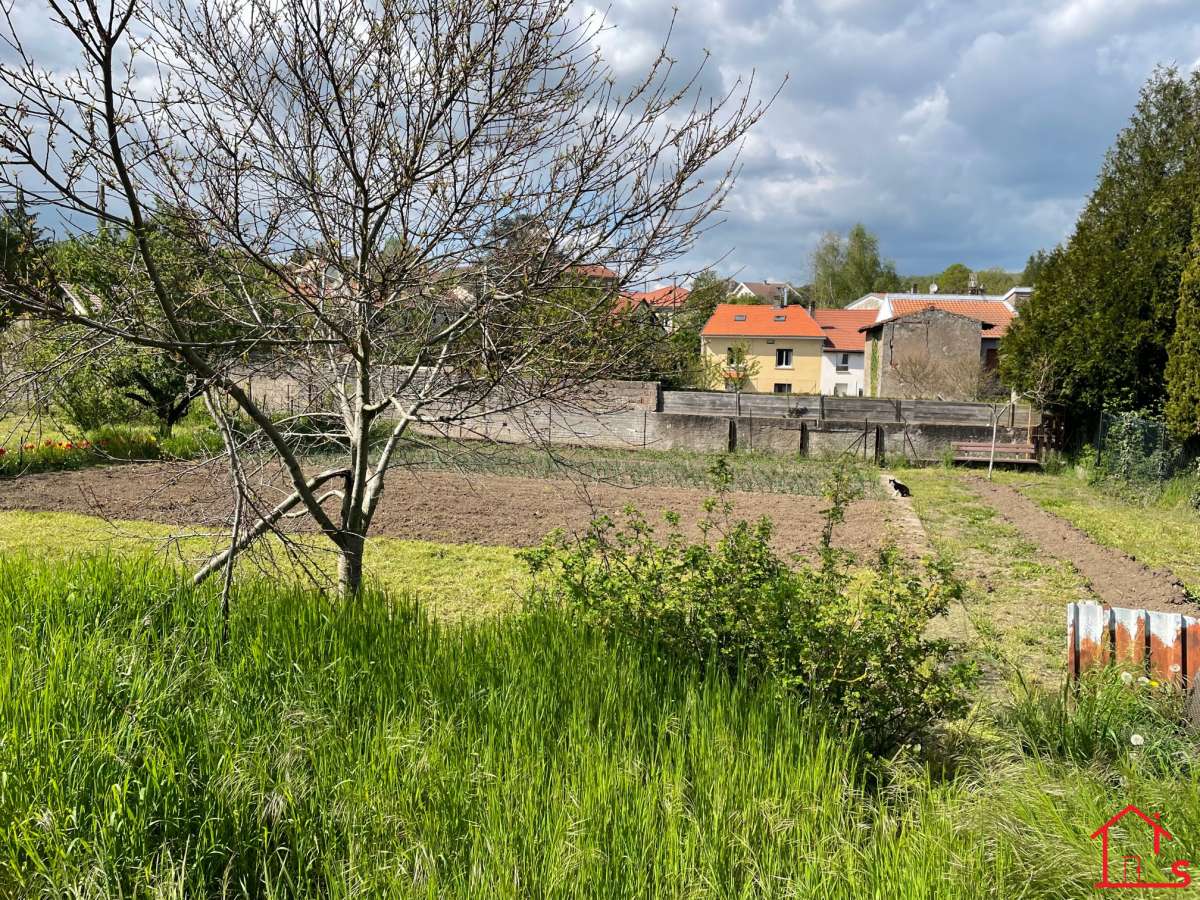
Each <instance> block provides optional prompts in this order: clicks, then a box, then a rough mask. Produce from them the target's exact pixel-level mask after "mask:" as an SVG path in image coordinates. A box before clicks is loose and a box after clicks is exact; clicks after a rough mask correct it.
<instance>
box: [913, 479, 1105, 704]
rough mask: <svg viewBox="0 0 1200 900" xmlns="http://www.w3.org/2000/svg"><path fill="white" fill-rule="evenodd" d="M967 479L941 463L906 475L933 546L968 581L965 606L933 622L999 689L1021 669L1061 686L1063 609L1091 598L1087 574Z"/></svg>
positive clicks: (960, 604)
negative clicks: (1009, 518) (1029, 534)
mask: <svg viewBox="0 0 1200 900" xmlns="http://www.w3.org/2000/svg"><path fill="white" fill-rule="evenodd" d="M967 478H968V476H967V475H966V474H964V473H962V472H959V471H954V470H949V471H948V470H946V469H942V468H928V469H910V470H906V471H904V472H902V473H901V479H902V480H903V481H904V482H905V483H906V484H908V485H909V486H910V487H911V488H912V499H913V505H914V507H915V509H916V511H917V514H918V516H920V518H921V523H922V524H923V525H924V526H925V531H926V533H927V534H928V535H929V539H930V542H931V543H932V544H933V547H934V551H935V552H936V553H937V554H938V555H939V556H940V557H941V558H942V559H944V560H945V561H946V562H948V563H949V564H950V565H951V566H952V567H953V569H954V571H955V573H956V574H957V575H958V576H959V577H960V578H962V579H963V581H964V583H965V586H966V591H965V593H964V596H963V598H962V601H961V603H957V604H955V605H954V606H953V607H952V608H951V610H950V615H949V616H948V617H947V619H946V620H942V621H939V622H937V623H935V624H934V626H933V627H934V629H935V630H936V631H938V632H939V633H944V634H945V635H946V636H948V637H952V638H954V639H958V640H965V641H966V643H967V645H968V646H969V647H970V648H971V649H972V650H973V651H974V652H975V653H976V654H977V658H978V661H979V662H980V664H981V665H982V666H983V669H984V672H985V673H986V675H987V676H988V678H987V680H988V681H989V682H990V683H991V684H992V685H993V686H997V687H998V686H999V685H1001V684H1002V683H1003V682H1004V681H1005V680H1006V679H1007V678H1008V677H1010V676H1012V675H1014V674H1015V673H1017V672H1019V673H1020V674H1021V676H1022V677H1024V678H1034V679H1039V680H1044V681H1046V682H1048V683H1057V681H1058V679H1059V678H1061V676H1062V672H1063V669H1064V666H1065V663H1064V659H1063V652H1062V647H1063V642H1064V641H1065V639H1066V624H1065V619H1064V615H1063V611H1064V609H1065V608H1066V604H1067V603H1069V602H1071V601H1072V600H1084V599H1086V598H1087V593H1086V589H1085V587H1084V582H1083V579H1082V578H1081V577H1080V575H1079V573H1078V572H1077V571H1076V570H1075V568H1074V567H1073V566H1072V565H1071V564H1070V563H1068V562H1064V561H1063V560H1060V559H1057V558H1055V557H1054V556H1052V555H1050V554H1048V553H1047V552H1046V550H1045V548H1042V547H1040V546H1038V545H1037V544H1034V543H1032V542H1030V541H1029V540H1027V539H1026V538H1025V537H1024V536H1023V535H1022V534H1021V532H1020V531H1019V530H1018V529H1017V528H1016V527H1015V526H1013V525H1010V524H1009V523H1007V522H1005V521H1004V520H1003V519H1002V518H1001V517H1000V515H999V514H998V513H997V512H996V510H995V509H993V508H992V507H991V506H990V505H988V504H987V503H986V502H985V501H984V500H983V499H982V498H981V497H979V495H978V494H977V493H975V491H973V490H972V489H971V486H970V483H969V482H968V481H967Z"/></svg>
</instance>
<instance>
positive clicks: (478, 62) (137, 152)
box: [0, 0, 766, 594]
mask: <svg viewBox="0 0 1200 900" xmlns="http://www.w3.org/2000/svg"><path fill="white" fill-rule="evenodd" d="M573 9H574V8H573V6H572V4H571V3H570V2H569V0H511V2H506V3H490V4H479V3H477V2H475V0H412V2H405V3H369V2H362V0H321V2H311V0H244V2H243V0H189V2H184V0H165V2H163V3H157V4H153V5H152V6H151V5H148V4H143V3H141V2H139V0H109V2H107V3H105V2H97V3H94V4H93V3H89V4H76V3H67V2H65V0H50V4H49V16H48V18H49V20H50V23H51V24H52V25H54V26H56V29H55V31H54V35H55V37H54V38H49V37H47V30H46V25H47V23H46V22H38V23H36V38H37V46H38V47H49V46H51V45H52V41H53V40H55V39H57V40H58V41H59V43H58V45H56V46H54V47H53V50H54V54H55V55H54V64H53V65H50V64H49V63H48V61H47V60H46V59H44V58H40V57H38V56H37V55H36V54H34V53H32V52H31V51H30V49H29V45H28V44H27V41H26V38H27V37H29V33H28V29H34V28H35V23H30V22H25V21H19V20H17V19H15V18H11V17H10V18H9V19H8V20H7V26H8V29H9V31H10V33H8V34H5V35H4V36H3V37H4V40H5V42H6V44H7V57H8V59H9V60H10V61H9V62H7V63H5V64H2V65H0V83H2V84H3V88H4V90H3V92H0V96H2V98H3V99H2V101H0V148H2V151H3V165H2V166H0V184H4V185H6V186H7V187H8V189H9V190H10V191H12V192H13V193H14V195H15V192H16V191H17V190H24V191H25V195H26V196H27V197H28V198H29V199H30V202H31V204H33V203H37V204H46V205H52V206H54V207H56V208H57V209H59V210H62V211H64V212H65V213H66V215H67V217H68V219H69V220H70V221H71V222H73V223H75V226H76V227H77V228H79V229H80V230H83V231H86V232H89V233H91V234H93V235H94V234H97V233H99V232H100V231H101V230H102V229H103V228H105V227H111V228H119V229H121V230H122V232H124V233H126V234H128V235H130V236H132V239H133V243H134V246H135V247H136V251H137V253H136V258H135V259H134V261H133V265H134V266H135V267H136V271H135V272H134V273H132V276H131V277H130V278H128V279H126V286H125V289H124V290H123V291H122V292H120V293H119V294H118V299H119V301H120V302H114V303H113V304H112V305H111V306H108V307H102V308H99V309H91V308H89V307H88V306H86V305H82V306H81V305H78V304H76V303H75V302H73V298H72V288H71V286H70V285H69V284H67V283H65V282H59V283H57V284H55V285H52V286H50V287H46V286H42V285H40V284H37V283H34V282H32V281H31V280H30V279H27V278H20V277H18V278H15V279H12V278H7V277H6V279H5V281H4V283H3V285H0V289H2V291H3V295H4V296H5V297H6V298H7V299H9V300H10V301H11V302H14V303H15V304H16V305H17V306H18V307H19V308H20V309H23V310H26V311H28V312H29V313H31V314H33V315H35V316H38V317H40V318H43V319H45V320H48V321H51V322H54V323H60V324H62V323H65V324H73V325H78V326H81V327H82V328H84V329H86V330H87V331H88V332H89V333H91V334H95V335H104V336H109V337H114V338H119V339H121V340H124V341H126V342H128V343H129V344H130V345H132V346H134V347H138V348H146V349H150V350H155V351H161V352H164V353H166V354H168V355H169V356H170V357H172V358H173V359H178V360H179V361H180V362H181V363H182V365H184V366H185V367H186V369H187V371H188V373H189V374H190V375H191V376H192V377H193V378H194V379H195V380H196V382H197V383H198V384H199V385H200V386H202V388H203V389H204V390H206V391H207V392H208V396H209V399H210V408H212V409H213V411H214V414H215V415H217V416H218V420H219V421H221V422H223V424H222V431H223V433H224V434H225V435H226V437H227V440H228V454H229V459H230V475H231V479H232V482H233V484H234V485H235V487H236V490H237V492H238V494H239V497H241V498H244V499H245V502H246V508H247V510H248V511H249V513H252V514H253V515H252V516H250V515H248V519H249V520H250V521H251V522H252V523H253V524H250V525H249V526H248V527H247V528H246V529H245V530H244V531H239V529H238V528H237V525H236V522H237V519H236V518H235V519H234V523H235V525H234V535H233V538H232V540H231V542H230V547H229V548H228V549H227V550H226V551H225V552H224V553H222V554H218V555H217V556H216V557H214V558H213V559H212V560H210V562H209V563H208V564H207V565H205V566H204V567H203V568H202V569H201V570H200V571H199V572H198V573H197V578H202V577H204V576H205V575H207V574H208V573H210V572H213V571H216V570H218V569H219V568H221V567H222V566H223V565H225V564H226V562H227V561H228V560H229V559H230V558H231V557H232V556H233V554H234V553H235V552H237V551H238V550H239V549H240V548H242V547H245V546H248V545H249V544H251V543H252V542H253V541H254V540H255V539H257V538H258V537H259V536H260V535H262V534H264V533H265V532H266V531H268V530H270V529H272V528H274V527H275V526H276V523H278V522H279V521H280V519H281V518H282V517H283V516H285V515H288V514H290V513H291V511H292V510H293V509H294V508H295V507H296V506H300V507H301V509H302V510H303V511H304V513H306V514H307V516H308V517H309V518H310V519H311V520H312V521H313V522H314V523H315V524H316V528H317V530H318V532H319V533H320V534H321V535H323V536H324V537H325V538H326V539H327V546H328V548H329V549H330V550H331V551H332V552H333V553H334V554H335V556H336V558H337V560H338V574H339V585H340V588H341V590H342V592H343V593H346V594H351V593H355V592H357V590H358V588H359V586H360V583H361V579H362V559H363V551H364V547H365V541H366V537H367V533H368V531H369V529H370V527H371V523H372V520H373V517H374V513H375V510H376V506H377V503H378V501H379V498H380V496H381V492H382V490H383V486H384V484H385V481H386V476H387V473H388V470H389V468H390V467H391V466H392V465H393V463H394V461H395V457H396V453H397V448H398V447H399V446H400V445H401V443H402V442H403V441H405V440H407V439H409V438H411V436H412V433H413V430H418V431H421V432H423V433H429V432H443V433H444V432H447V431H448V430H451V429H456V428H464V429H465V428H470V427H471V426H472V423H474V422H476V421H478V420H480V418H481V417H484V416H486V415H488V414H489V413H492V412H496V411H501V410H516V409H523V408H528V407H529V406H530V405H531V404H536V403H538V402H544V401H548V400H553V399H555V398H561V397H571V396H577V395H578V392H579V388H580V385H582V384H585V383H587V382H589V381H591V380H594V379H599V378H605V377H608V376H609V375H610V374H611V373H613V372H615V371H616V370H617V366H618V365H619V364H620V362H621V361H622V359H623V351H622V349H621V348H619V347H614V346H612V345H608V344H590V345H586V346H585V345H584V343H583V342H581V341H580V340H579V335H580V334H581V332H582V333H588V331H589V329H590V328H591V327H592V325H591V321H590V318H594V317H601V316H603V317H608V316H610V315H611V313H612V300H613V298H614V296H615V294H616V292H617V291H619V290H620V289H622V288H624V287H625V286H627V285H629V284H634V283H636V282H637V281H639V280H641V279H642V278H644V277H645V276H646V275H647V274H648V273H650V272H655V273H664V272H667V273H669V272H670V268H669V266H670V264H671V262H672V261H673V260H675V259H677V258H679V256H681V255H682V254H684V253H686V252H688V251H689V250H690V249H691V247H692V246H693V244H694V240H695V237H696V235H697V234H698V233H699V231H700V229H701V228H702V226H703V224H704V222H705V220H706V219H707V218H708V217H709V216H710V214H711V213H712V212H713V211H714V210H715V209H716V208H717V207H718V206H719V205H720V203H721V202H722V200H723V199H724V197H725V196H726V194H727V192H728V189H729V187H730V185H731V179H732V172H733V170H732V168H731V167H730V166H731V165H732V162H730V163H729V164H728V165H725V166H721V165H714V164H713V160H714V158H716V157H717V156H718V155H720V154H721V153H723V152H724V151H726V150H730V149H731V148H735V147H736V145H737V144H738V142H739V141H740V139H741V138H742V137H743V136H744V135H745V134H746V132H747V130H748V129H749V128H750V127H751V126H752V125H753V124H754V123H755V122H756V121H757V120H758V119H759V118H760V117H761V115H762V114H763V112H764V111H765V108H766V103H765V102H758V101H755V100H754V99H752V96H751V91H750V86H749V85H747V84H743V83H740V82H739V83H736V84H734V85H733V86H732V87H731V88H730V89H729V91H728V92H727V93H725V94H723V95H722V96H720V97H717V98H715V99H712V100H709V99H708V98H703V97H700V96H698V91H699V85H700V84H701V81H700V76H701V72H700V71H696V72H692V73H681V72H678V71H676V67H675V65H674V63H673V62H672V60H671V59H670V57H669V56H668V54H667V52H666V49H665V48H663V50H662V52H660V53H659V54H658V55H657V56H655V57H654V59H653V60H652V61H651V63H650V66H649V68H648V71H647V72H646V73H645V76H644V77H643V78H635V79H633V80H632V82H630V81H629V80H627V79H625V78H620V79H618V78H616V77H615V75H614V74H613V73H612V71H611V70H610V68H609V67H608V66H607V65H606V64H605V63H604V61H603V59H602V57H601V56H600V55H599V53H598V52H597V50H596V46H597V40H596V38H597V33H598V29H599V28H600V27H601V26H600V23H599V20H598V19H596V18H583V19H579V18H577V17H576V15H575V13H574V11H573ZM64 45H69V46H71V47H73V48H74V50H75V51H77V52H78V54H79V59H80V62H79V65H78V67H77V68H76V69H74V70H71V69H70V68H69V67H68V66H64V65H62V64H60V62H59V61H60V60H61V56H62V51H63V50H64V49H65V47H64ZM622 85H631V86H629V87H623V86H622ZM702 176H703V177H702ZM105 183H106V184H110V185H113V186H115V187H114V190H113V196H111V197H110V198H109V199H108V202H107V203H104V202H101V199H100V197H99V196H98V191H97V187H98V185H99V184H105ZM155 210H170V211H171V216H172V224H173V236H174V237H175V238H176V239H177V240H179V241H181V242H182V243H184V244H185V245H186V246H187V248H188V251H189V253H191V254H195V257H196V258H197V259H199V260H202V261H203V264H204V274H205V276H206V277H205V278H202V279H193V280H189V281H187V282H186V283H185V284H184V285H183V293H182V294H179V293H177V292H176V291H175V290H173V289H172V285H170V284H169V283H168V279H167V277H166V272H167V270H168V269H169V266H168V265H167V262H166V261H165V260H164V254H165V253H167V252H168V251H164V250H163V249H161V248H160V247H157V246H156V245H155V242H154V240H153V232H154V229H153V224H152V222H151V216H152V213H153V212H154V211H155ZM517 216H520V217H524V219H523V220H524V221H533V222H537V223H538V225H539V227H540V229H541V230H542V231H543V233H544V234H545V235H546V245H548V246H552V247H554V248H558V249H560V250H561V251H562V252H563V254H564V257H563V258H559V257H557V256H556V255H555V254H549V253H545V252H542V251H541V250H540V249H538V248H536V247H535V249H532V250H529V249H521V248H520V247H518V248H516V249H515V250H514V249H513V248H512V247H508V246H506V248H505V249H506V250H509V251H512V252H513V255H512V256H510V257H509V258H507V259H506V261H505V263H504V264H503V265H493V264H492V260H493V259H494V254H495V251H496V250H497V248H498V246H499V244H500V239H501V238H502V231H501V233H500V235H499V236H498V232H497V225H498V224H499V223H503V222H506V221H512V220H513V219H514V217H517ZM301 252H302V253H304V254H305V255H306V261H305V262H304V263H303V264H302V265H297V264H296V263H295V258H296V254H297V253H301ZM233 255H236V256H237V257H238V258H240V259H244V260H246V261H248V262H249V263H252V264H253V269H251V270H249V271H245V270H241V269H237V268H234V267H230V266H228V265H227V261H228V259H229V258H230V257H231V256H233ZM593 263H599V264H605V265H608V266H609V267H611V268H612V269H614V270H616V271H617V273H618V277H617V279H616V280H615V281H609V282H605V283H594V284H589V285H583V286H581V290H586V291H588V292H589V294H590V296H591V297H592V300H593V302H592V303H591V304H589V305H586V308H584V309H580V308H579V307H577V306H573V305H572V306H571V308H566V305H565V304H563V303H562V302H561V296H560V295H559V293H558V291H559V290H560V288H561V286H562V281H563V277H564V274H565V273H566V272H568V271H571V270H572V269H573V268H574V267H576V266H580V265H584V264H593ZM264 294H265V295H266V296H268V297H269V298H270V302H269V303H266V304H264V303H261V302H259V298H260V297H261V296H263V295H264ZM514 311H518V312H519V314H514ZM606 351H607V352H606ZM247 366H250V367H254V366H258V367H261V368H264V369H269V370H276V371H278V370H280V369H286V372H287V373H288V374H289V375H290V376H291V377H294V378H297V379H299V380H300V382H301V383H303V384H305V385H307V386H308V388H309V389H310V395H311V396H312V397H315V398H330V400H329V403H328V404H327V405H324V406H323V407H318V408H316V409H315V410H314V411H319V412H323V413H331V414H333V415H334V416H336V418H337V428H336V433H331V434H330V437H331V439H336V440H337V441H339V442H340V443H341V445H342V446H344V447H345V448H346V450H345V452H344V454H342V455H341V457H340V458H338V459H337V460H336V462H335V463H334V464H333V465H330V466H328V467H327V468H324V469H322V470H320V471H309V470H307V469H306V466H305V460H304V459H303V457H302V455H301V451H300V448H299V447H298V445H297V444H296V443H294V442H293V441H292V440H291V438H290V436H289V431H288V429H287V427H286V426H285V425H283V424H281V423H280V422H279V421H278V420H277V419H276V418H273V416H272V414H271V410H270V409H269V408H267V407H265V406H264V405H263V403H262V402H260V401H259V400H258V399H256V398H255V397H254V396H252V394H251V392H250V391H249V390H248V386H247V381H246V378H247V374H248V371H247ZM314 402H316V401H314ZM230 415H237V416H238V417H239V418H240V419H242V420H243V425H242V426H240V427H239V429H238V430H237V431H235V430H234V429H233V428H232V427H228V426H229V423H228V422H224V420H225V418H226V417H227V416H230ZM380 432H382V437H380V439H379V440H378V441H376V440H374V439H373V436H374V435H377V434H379V433H380ZM243 442H245V445H244V446H248V447H250V448H252V449H254V450H255V451H256V452H257V453H259V454H260V455H265V456H266V457H267V458H269V459H270V460H272V461H273V462H274V464H275V466H274V471H276V472H277V473H280V479H281V481H280V480H277V481H276V482H275V483H274V484H272V485H270V486H269V488H268V489H267V490H266V492H265V493H264V492H262V491H258V490H256V489H252V487H251V484H250V480H249V479H247V478H245V477H243V475H242V473H241V468H240V464H239V462H238V457H239V453H241V450H242V448H243ZM281 489H282V490H281ZM280 497H282V499H278V498H280ZM237 507H238V508H239V509H240V508H241V502H240V501H239V503H238V504H237ZM255 520H256V521H255ZM292 549H293V551H294V552H301V550H300V549H299V548H297V547H293V548H292Z"/></svg>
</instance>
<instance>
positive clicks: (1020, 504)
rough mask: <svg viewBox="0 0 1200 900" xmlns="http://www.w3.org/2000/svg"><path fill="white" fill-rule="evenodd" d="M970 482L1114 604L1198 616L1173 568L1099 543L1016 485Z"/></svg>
mask: <svg viewBox="0 0 1200 900" xmlns="http://www.w3.org/2000/svg"><path fill="white" fill-rule="evenodd" d="M970 484H971V485H972V486H973V487H974V489H975V490H976V491H978V493H979V495H980V496H981V497H982V498H983V499H984V500H985V501H986V502H987V503H989V504H990V505H991V506H992V507H993V508H995V510H996V511H997V512H998V513H999V514H1000V516H1001V517H1002V518H1003V519H1004V520H1005V521H1007V522H1009V523H1010V524H1012V525H1015V526H1016V527H1017V529H1018V530H1019V531H1020V532H1021V534H1023V535H1024V536H1025V537H1026V538H1027V539H1028V540H1030V541H1032V542H1033V543H1035V544H1037V545H1038V546H1039V547H1041V548H1042V549H1043V550H1044V551H1045V552H1046V553H1048V554H1049V555H1051V556H1054V557H1057V558H1058V559H1062V560H1066V561H1067V562H1069V563H1071V564H1072V565H1073V566H1075V568H1076V569H1078V570H1079V573H1080V574H1081V575H1082V576H1083V577H1084V578H1085V579H1086V580H1087V582H1088V586H1089V587H1090V588H1091V590H1092V592H1093V593H1094V594H1095V595H1096V596H1097V597H1098V598H1099V599H1100V600H1102V601H1103V602H1105V603H1107V604H1109V605H1110V606H1120V607H1125V608H1129V609H1152V610H1158V611H1161V612H1176V613H1179V612H1181V613H1187V614H1188V615H1200V603H1197V602H1195V600H1193V599H1192V598H1190V597H1189V596H1188V593H1187V591H1186V589H1185V588H1184V586H1183V583H1182V582H1180V580H1179V579H1178V578H1176V577H1175V576H1173V575H1171V574H1170V573H1169V572H1163V571H1160V570H1158V569H1151V568H1150V567H1149V566H1147V565H1146V564H1145V563H1141V562H1139V561H1138V560H1136V559H1134V558H1133V557H1132V556H1128V555H1127V554H1124V553H1122V552H1121V551H1119V550H1115V549H1113V548H1112V547H1105V546H1103V545H1101V544H1098V543H1096V542H1095V541H1094V540H1092V538H1091V537H1089V536H1088V535H1087V534H1086V533H1084V532H1083V531H1081V530H1080V529H1078V528H1076V527H1075V526H1074V525H1072V524H1071V523H1070V522H1068V521H1067V520H1065V519H1063V518H1060V517H1059V516H1056V515H1054V514H1053V513H1049V512H1047V511H1046V510H1044V509H1042V508H1041V507H1040V506H1038V505H1037V503H1035V502H1034V501H1032V500H1030V499H1029V498H1028V497H1026V496H1025V495H1023V494H1022V493H1020V491H1018V490H1016V489H1015V488H1012V487H1009V486H1008V485H1005V484H996V483H995V482H990V483H989V482H987V481H984V480H983V479H982V478H973V479H971V480H970Z"/></svg>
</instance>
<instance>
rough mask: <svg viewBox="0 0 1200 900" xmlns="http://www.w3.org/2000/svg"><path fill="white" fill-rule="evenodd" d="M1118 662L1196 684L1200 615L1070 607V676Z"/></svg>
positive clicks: (1084, 605)
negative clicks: (1197, 616) (1197, 617)
mask: <svg viewBox="0 0 1200 900" xmlns="http://www.w3.org/2000/svg"><path fill="white" fill-rule="evenodd" d="M1110 661H1115V662H1116V663H1117V664H1119V665H1121V666H1125V667H1128V668H1133V669H1141V670H1143V671H1144V672H1145V673H1146V674H1147V675H1149V676H1150V677H1151V678H1156V679H1158V680H1160V681H1174V682H1175V683H1176V684H1179V685H1181V686H1191V685H1194V684H1196V679H1197V678H1198V677H1200V619H1196V618H1193V617H1192V616H1185V615H1183V614H1181V613H1168V612H1155V611H1150V610H1145V609H1120V608H1114V607H1111V606H1101V605H1100V604H1098V603H1071V604H1068V606H1067V669H1068V670H1069V672H1070V674H1071V677H1073V678H1078V677H1079V675H1080V674H1081V673H1083V672H1086V671H1088V670H1089V669H1093V668H1097V667H1100V666H1103V665H1105V664H1107V663H1108V662H1110Z"/></svg>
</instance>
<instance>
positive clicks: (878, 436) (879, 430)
mask: <svg viewBox="0 0 1200 900" xmlns="http://www.w3.org/2000/svg"><path fill="white" fill-rule="evenodd" d="M883 461H884V439H883V426H882V425H876V426H875V465H877V466H881V465H883Z"/></svg>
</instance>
